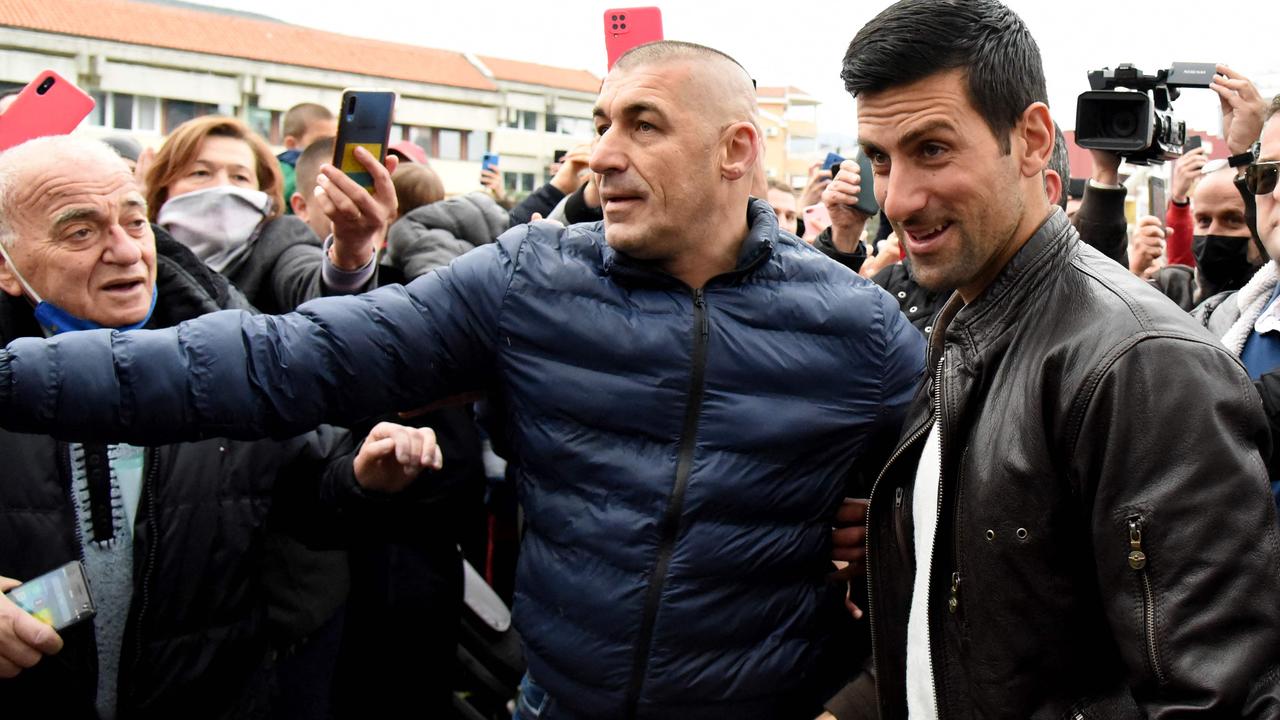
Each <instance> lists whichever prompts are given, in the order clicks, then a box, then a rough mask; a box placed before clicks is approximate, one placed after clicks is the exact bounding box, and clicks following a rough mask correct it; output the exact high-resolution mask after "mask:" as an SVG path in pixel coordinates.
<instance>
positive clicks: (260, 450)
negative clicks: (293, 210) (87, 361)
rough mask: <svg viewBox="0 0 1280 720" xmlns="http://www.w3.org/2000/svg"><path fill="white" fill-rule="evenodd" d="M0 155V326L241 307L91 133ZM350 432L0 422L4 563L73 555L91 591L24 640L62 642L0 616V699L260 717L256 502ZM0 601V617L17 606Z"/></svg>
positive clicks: (155, 319) (294, 481) (39, 562)
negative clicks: (193, 432) (57, 628)
mask: <svg viewBox="0 0 1280 720" xmlns="http://www.w3.org/2000/svg"><path fill="white" fill-rule="evenodd" d="M0 157H2V158H3V159H2V160H0V177H2V178H3V180H4V182H5V184H6V195H5V198H4V203H3V207H4V212H3V216H4V218H5V221H6V222H5V223H4V226H3V227H2V228H0V243H3V246H0V250H3V251H4V252H3V254H0V288H2V289H3V290H4V291H5V294H3V295H0V341H3V342H5V343H8V342H10V341H12V340H14V339H16V338H21V337H40V336H41V335H57V337H58V338H59V339H63V338H67V337H69V335H67V334H64V332H65V331H68V330H76V329H84V328H90V327H98V326H105V327H121V326H124V327H129V326H144V327H151V328H163V327H170V326H173V325H176V324H178V323H179V322H181V321H183V320H187V319H191V318H194V317H198V316H200V315H203V314H205V313H207V312H213V311H217V310H222V309H245V308H248V307H249V306H248V304H247V303H246V302H245V300H244V298H243V297H242V296H241V295H240V293H239V292H238V291H237V290H236V289H235V288H234V287H232V286H231V285H230V284H229V283H228V282H227V281H226V280H225V279H224V278H223V277H222V276H220V275H218V274H216V273H214V272H212V271H210V270H209V269H208V268H207V267H206V266H205V265H204V263H202V262H201V261H200V260H199V259H197V258H196V256H195V255H193V254H192V253H191V252H190V251H189V250H187V249H186V248H185V247H184V246H183V245H181V244H180V243H178V242H176V241H174V240H173V239H171V238H170V237H169V236H168V235H167V234H166V233H164V231H163V230H159V229H158V228H152V227H150V226H148V224H147V222H146V210H145V206H144V205H143V204H142V196H141V195H140V194H139V193H138V191H137V188H136V186H135V185H134V183H133V176H132V174H130V173H129V171H128V169H127V168H126V167H125V165H124V163H123V162H122V161H121V160H120V159H119V158H118V157H116V156H115V155H114V154H113V153H112V151H111V150H109V149H108V148H107V147H106V146H104V145H101V144H99V143H96V142H94V141H89V140H83V139H73V138H49V139H44V140H39V141H33V142H32V143H30V144H29V145H27V146H23V147H20V148H17V149H15V150H12V151H10V152H9V153H6V154H5V155H4V156H0ZM35 188H39V189H40V191H41V193H40V195H39V196H36V195H33V194H32V192H33V189H35ZM153 232H154V236H153ZM31 302H36V303H38V304H37V305H36V310H35V312H34V313H33V312H32V306H31V304H30V303H31ZM72 334H74V333H72ZM143 412H145V410H143ZM347 444H348V443H347V434H346V433H345V432H341V433H340V432H336V431H334V430H332V429H328V428H323V429H321V430H319V431H316V432H308V433H306V434H303V435H299V436H297V437H293V438H289V439H285V440H279V441H272V440H258V441H250V442H246V441H240V440H231V439H227V438H217V437H210V438H208V439H203V440H201V441H199V442H188V443H179V444H169V445H152V446H150V447H138V448H133V447H129V446H124V445H106V444H102V443H65V442H59V441H58V440H56V439H55V438H53V437H49V436H46V435H31V434H21V433H17V432H9V431H0V457H2V458H4V463H5V482H4V483H3V484H0V548H3V550H0V576H4V577H5V578H6V579H7V578H20V579H24V580H25V579H30V578H32V577H35V576H36V575H39V574H41V573H43V572H46V571H48V570H51V569H53V568H55V567H58V566H60V565H62V564H63V563H66V562H69V561H74V560H77V559H80V560H83V562H84V565H85V567H86V571H87V573H88V576H89V579H90V581H91V582H92V589H93V592H94V595H95V598H96V600H97V605H98V607H97V609H98V614H97V617H96V618H95V619H94V621H93V622H89V623H84V624H82V625H79V626H74V627H72V628H69V629H68V630H66V631H65V632H64V633H62V636H61V638H60V640H61V641H62V642H64V643H65V647H63V648H62V650H61V652H60V653H58V654H57V655H56V656H55V657H53V658H50V659H47V660H45V661H42V662H39V663H34V661H35V660H36V659H37V658H38V657H39V655H38V654H33V653H36V652H49V651H52V650H54V649H56V646H57V645H58V644H59V643H58V642H57V641H56V640H54V639H53V637H52V636H47V638H46V642H44V643H34V644H31V645H30V646H29V647H27V648H25V649H24V648H22V647H20V644H23V643H22V642H21V640H19V638H17V637H14V636H12V635H11V634H9V633H8V632H5V631H0V677H11V676H13V675H15V674H16V675H17V677H16V678H14V679H8V680H0V703H3V704H4V706H5V707H6V709H8V710H9V711H11V712H18V713H20V714H21V713H22V712H23V711H25V712H27V713H30V712H37V711H38V712H41V713H48V714H50V715H51V716H53V717H59V718H64V717H65V718H81V717H84V718H93V717H101V718H111V717H131V718H143V717H237V718H242V717H263V716H265V715H266V713H267V711H268V701H269V696H270V693H269V691H270V672H269V662H268V647H267V643H268V637H267V632H266V627H265V619H266V618H265V597H264V592H263V588H262V580H261V575H260V572H261V568H260V564H261V560H262V557H261V555H262V542H263V536H264V525H265V522H266V518H267V515H268V512H269V511H271V509H272V507H273V501H274V500H275V499H276V498H277V497H278V496H279V495H287V496H291V497H295V498H299V499H302V498H306V497H312V498H316V489H317V483H318V481H319V478H320V477H321V474H322V471H324V470H325V468H326V467H327V466H328V465H329V464H330V461H331V459H332V461H333V462H344V461H345V462H346V463H347V464H350V459H349V458H347V457H346V456H345V455H344V454H343V453H345V448H346V446H347ZM337 477H342V478H344V479H345V478H346V477H347V476H346V475H345V474H341V473H339V474H338V475H337ZM277 485H288V486H290V487H291V488H293V489H294V491H292V492H285V493H277ZM308 487H309V488H311V489H310V490H307V488H308ZM333 490H335V491H338V490H341V491H342V492H344V493H347V492H355V491H354V490H352V489H351V488H340V487H339V486H333ZM356 494H358V493H356ZM276 507H277V509H283V508H281V507H280V506H278V505H277V506H276ZM294 507H295V510H294V512H302V510H301V509H299V508H297V506H294ZM307 507H308V508H311V507H313V506H312V505H308V506H307ZM11 584H12V582H10V581H8V580H5V581H3V589H6V590H7V589H9V587H10V586H11ZM0 605H2V606H3V607H0V614H3V615H4V617H3V619H2V620H0V627H3V628H5V629H8V628H10V627H17V626H18V625H19V624H21V623H23V622H25V621H26V619H25V618H23V617H22V616H21V615H19V614H16V613H17V612H18V611H17V610H16V608H14V607H13V606H12V605H10V604H9V603H8V601H7V600H0ZM10 623H14V625H11V624H10ZM27 637H28V639H34V638H33V637H31V636H27ZM32 664H34V666H33V667H30V668H29V669H23V668H25V667H27V666H29V665H32ZM19 670H21V672H19Z"/></svg>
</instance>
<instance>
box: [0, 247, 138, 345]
mask: <svg viewBox="0 0 1280 720" xmlns="http://www.w3.org/2000/svg"><path fill="white" fill-rule="evenodd" d="M0 256H3V257H4V261H5V263H6V264H8V265H9V270H10V271H12V272H13V275H14V277H16V278H18V282H19V283H20V284H21V285H22V289H23V290H24V291H26V293H27V297H28V298H29V299H30V300H31V302H32V303H33V304H34V305H35V308H36V309H35V315H36V322H38V323H40V327H41V329H43V330H44V334H45V337H53V336H54V335H57V334H58V333H64V332H70V331H72V330H100V329H103V327H104V326H103V325H102V324H100V323H96V322H94V321H92V320H86V319H84V318H82V317H79V316H77V315H73V314H71V313H70V312H67V311H66V310H64V309H62V308H60V307H58V306H57V305H54V304H53V303H51V302H49V301H48V300H45V299H43V298H41V297H40V293H38V292H36V291H35V288H33V287H31V286H30V285H28V284H27V280H26V278H24V277H22V273H20V272H18V266H17V265H14V264H13V258H11V257H9V252H8V251H7V250H6V249H5V247H4V244H3V243H0ZM156 297H157V293H156V287H155V286H154V285H152V287H151V307H150V308H148V309H147V316H146V317H144V318H142V319H141V320H139V321H138V322H136V323H133V324H131V325H122V326H120V327H116V328H110V329H112V330H137V329H138V328H140V327H142V326H143V325H146V324H147V321H148V320H150V319H151V314H152V313H154V312H155V311H156Z"/></svg>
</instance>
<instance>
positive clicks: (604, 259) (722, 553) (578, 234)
mask: <svg viewBox="0 0 1280 720" xmlns="http://www.w3.org/2000/svg"><path fill="white" fill-rule="evenodd" d="M748 212H749V215H750V218H749V219H750V225H751V230H750V233H749V235H748V237H747V239H746V240H745V241H744V243H743V248H742V252H741V256H740V261H739V265H738V268H737V270H735V271H734V272H732V273H729V274H726V275H722V276H720V277H717V278H715V279H713V280H711V281H710V282H709V283H708V284H707V286H706V287H705V289H703V290H698V291H693V290H690V289H689V288H687V287H686V286H684V285H683V284H681V283H679V282H677V281H675V280H674V279H672V278H671V277H669V276H667V275H664V274H662V273H659V272H657V271H655V270H653V269H650V268H647V267H645V266H643V265H641V264H640V263H638V262H636V261H634V260H631V259H630V258H627V257H626V256H623V255H620V254H618V253H615V252H614V251H613V250H612V249H610V248H609V247H608V246H607V245H606V244H605V241H604V236H603V233H602V230H601V227H600V225H599V224H595V225H578V226H572V227H570V228H568V229H559V228H555V227H553V226H551V225H549V224H535V225H531V226H521V227H519V228H515V229H513V230H511V231H509V232H507V233H506V234H504V235H503V236H502V237H501V238H499V240H498V241H497V242H496V243H494V244H492V245H488V246H485V247H482V248H479V249H478V250H475V251H473V252H471V253H468V254H467V255H464V256H463V257H461V258H459V259H458V260H456V261H454V262H453V263H452V264H451V265H450V266H449V267H447V268H444V269H441V270H439V271H435V272H432V273H431V274H429V275H426V276H424V277H422V278H420V279H419V280H417V281H415V282H414V283H412V284H411V285H409V286H408V287H400V286H392V287H387V288H383V289H380V290H377V291H375V292H372V293H369V294H366V295H363V296H358V297H344V298H325V299H321V300H316V301H313V302H310V303H307V304H305V305H303V306H302V307H301V308H300V309H299V311H298V312H297V313H294V314H290V315H283V316H277V317H270V316H256V317H255V316H250V315H246V314H239V313H216V314H213V315H209V316H205V317H204V318H201V319H199V320H196V321H193V322H189V323H185V324H183V325H182V326H180V327H178V328H177V329H176V330H172V331H155V332H146V331H143V332H133V333H119V334H115V335H109V334H108V333H106V332H90V333H76V334H73V335H68V336H61V337H59V338H56V339H55V340H53V341H50V342H47V343H45V342H41V341H19V342H17V343H14V344H13V345H11V346H10V348H9V350H8V357H7V358H6V357H5V353H0V424H3V425H5V426H8V427H10V428H12V429H15V430H24V431H38V432H53V433H55V434H58V435H61V436H65V437H71V438H77V439H81V440H86V439H101V438H110V439H113V440H123V441H131V442H149V443H155V442H163V441H169V440H176V439H178V438H180V437H182V438H189V437H191V436H193V435H195V434H199V435H213V436H217V435H230V436H240V437H257V436H261V435H273V436H287V435H291V434H296V433H297V432H299V431H301V430H304V429H307V428H310V427H313V426H315V425H316V424H319V423H322V422H331V423H334V422H336V423H348V422H351V421H354V420H356V419H358V418H361V417H364V416H368V415H372V414H375V413H381V412H385V411H388V410H396V409H401V410H403V409H410V408H414V407H418V406H420V405H423V404H425V403H427V402H429V401H432V400H435V399H438V398H441V397H443V396H447V395H451V394H455V393H458V392H462V391H469V390H473V389H491V390H497V391H500V392H501V393H502V394H503V395H504V396H505V397H506V399H507V406H508V411H507V412H508V417H507V418H506V421H507V422H506V427H507V428H509V430H508V432H509V437H508V438H506V440H507V443H508V445H509V446H510V447H511V448H512V449H513V450H514V452H515V454H516V456H517V458H518V473H519V477H520V483H519V489H520V496H521V500H522V502H523V505H524V509H525V512H526V517H527V534H526V536H525V539H524V545H523V550H522V553H521V556H520V566H519V571H518V577H517V587H518V592H517V597H516V604H515V613H516V622H517V625H518V627H519V630H520V632H521V634H522V635H523V637H524V640H525V642H526V643H527V656H528V660H529V667H530V671H531V673H532V675H533V676H534V677H535V678H536V679H537V681H538V683H539V684H541V685H542V686H544V687H545V688H546V689H547V690H548V691H549V692H550V694H551V696H552V697H553V698H555V701H556V703H557V705H558V706H559V707H560V709H561V710H562V711H563V712H564V714H565V715H567V716H583V717H623V716H638V717H654V718H659V717H662V718H670V717H728V716H734V717H740V718H776V717H794V716H795V713H796V712H797V707H796V706H795V704H794V703H795V702H796V697H795V693H796V691H798V690H799V689H800V688H803V687H806V683H809V682H811V680H812V678H813V677H815V676H816V675H817V673H818V672H819V671H820V670H822V669H823V668H820V667H818V665H819V664H820V661H819V658H821V657H822V655H823V653H824V651H825V650H827V649H829V648H826V647H825V645H826V644H827V641H828V638H829V636H830V632H831V626H832V623H833V622H834V618H835V617H837V615H838V614H839V612H841V610H840V598H841V591H840V590H839V589H838V588H835V587H833V586H831V585H829V584H827V583H826V582H825V581H824V575H825V573H827V572H828V571H829V570H830V563H829V557H830V533H829V528H830V522H831V518H832V515H833V513H834V510H835V508H836V506H837V505H838V503H839V502H840V498H841V496H842V495H843V494H844V492H845V486H844V482H845V479H846V478H847V477H848V476H849V474H850V472H851V471H852V470H854V469H856V468H855V465H856V464H857V463H858V461H859V458H860V457H861V456H863V455H864V454H865V453H867V452H870V451H871V450H873V448H871V447H869V446H870V444H871V440H872V438H873V437H875V436H877V435H878V434H881V433H884V432H886V431H887V432H888V433H889V434H890V435H892V434H893V433H895V432H896V430H897V424H898V423H899V422H900V411H901V410H902V408H903V407H904V405H905V404H906V403H907V401H908V400H909V399H910V396H911V394H912V392H913V390H914V388H915V385H916V381H917V379H918V376H919V375H920V373H921V370H922V365H923V344H922V340H921V337H920V333H918V332H917V331H916V330H915V329H914V328H912V327H911V325H910V324H909V323H908V322H907V321H906V319H905V318H903V316H902V314H901V313H900V312H899V311H898V306H897V303H896V302H895V301H894V300H893V298H891V297H890V296H889V295H888V294H886V293H885V292H884V291H883V290H881V289H879V288H877V287H876V286H875V285H873V284H871V283H870V282H867V281H865V280H863V279H861V278H859V277H858V276H856V275H855V274H854V273H852V272H850V271H849V270H847V269H845V268H844V267H842V266H840V265H838V264H837V263H835V262H832V261H831V260H828V259H827V258H825V257H824V256H823V255H822V254H820V253H818V252H817V251H815V250H813V249H811V248H809V247H808V246H806V245H805V244H804V243H803V242H801V241H799V240H797V239H796V238H795V237H794V236H792V235H790V234H787V233H780V232H779V230H778V227H777V222H776V220H775V218H774V214H773V212H772V211H771V209H770V208H769V206H768V205H767V204H764V203H762V202H759V201H752V203H751V206H750V208H749V211H748ZM389 630H392V631H393V628H389ZM823 699H825V698H821V697H818V698H814V697H810V698H808V699H807V700H808V701H810V702H813V703H820V702H821V701H822V700H823ZM809 709H816V706H812V707H811V708H809Z"/></svg>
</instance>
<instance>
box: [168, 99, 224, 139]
mask: <svg viewBox="0 0 1280 720" xmlns="http://www.w3.org/2000/svg"><path fill="white" fill-rule="evenodd" d="M163 107H164V110H163V114H164V134H165V135H168V134H169V133H171V132H173V131H174V130H176V129H177V128H178V126H179V125H181V124H182V123H184V122H186V121H188V120H193V119H195V118H198V117H204V116H205V115H212V114H214V113H215V112H217V110H218V106H217V105H210V104H208V103H197V102H190V101H187V100H165V101H163Z"/></svg>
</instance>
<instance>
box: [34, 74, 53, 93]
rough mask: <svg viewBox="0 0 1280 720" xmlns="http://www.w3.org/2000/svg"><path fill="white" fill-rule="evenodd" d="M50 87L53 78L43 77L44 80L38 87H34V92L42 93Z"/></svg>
mask: <svg viewBox="0 0 1280 720" xmlns="http://www.w3.org/2000/svg"><path fill="white" fill-rule="evenodd" d="M51 87H53V78H45V79H44V82H42V83H40V87H38V88H36V94H37V95H43V94H45V93H47V92H49V88H51Z"/></svg>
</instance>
